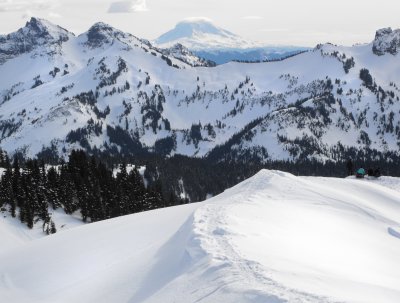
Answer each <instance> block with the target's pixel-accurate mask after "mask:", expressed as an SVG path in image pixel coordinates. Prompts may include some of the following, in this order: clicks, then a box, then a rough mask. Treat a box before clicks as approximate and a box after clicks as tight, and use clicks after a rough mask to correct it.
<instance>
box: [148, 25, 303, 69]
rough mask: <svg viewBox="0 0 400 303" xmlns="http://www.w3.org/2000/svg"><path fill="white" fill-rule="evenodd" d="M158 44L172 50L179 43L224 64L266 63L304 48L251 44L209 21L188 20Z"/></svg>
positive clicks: (156, 41)
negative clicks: (233, 62)
mask: <svg viewBox="0 0 400 303" xmlns="http://www.w3.org/2000/svg"><path fill="white" fill-rule="evenodd" d="M154 43H155V44H156V45H157V46H158V47H160V48H170V47H172V46H174V45H175V44H177V43H179V44H182V45H184V46H185V47H186V48H188V49H189V50H190V51H191V52H193V53H194V54H196V55H197V56H199V57H202V58H205V59H207V60H210V61H213V62H216V63H217V64H224V63H227V62H230V61H265V60H276V59H281V58H284V57H287V56H290V55H292V54H295V53H298V52H299V51H303V50H307V49H306V48H302V47H270V46H265V45H263V44H261V43H257V42H253V41H249V40H246V39H243V38H242V37H240V36H238V35H236V34H234V33H231V32H229V31H227V30H225V29H223V28H220V27H218V26H216V25H214V24H213V23H212V22H211V21H209V20H207V19H201V18H197V19H188V20H184V21H181V22H179V23H178V24H177V25H176V27H175V28H174V29H172V30H170V31H169V32H167V33H165V34H163V35H161V36H160V37H159V38H157V39H156V40H155V41H154Z"/></svg>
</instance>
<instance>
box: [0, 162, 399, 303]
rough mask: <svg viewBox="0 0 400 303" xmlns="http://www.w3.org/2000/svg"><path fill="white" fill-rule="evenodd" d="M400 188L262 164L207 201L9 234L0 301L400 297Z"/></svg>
mask: <svg viewBox="0 0 400 303" xmlns="http://www.w3.org/2000/svg"><path fill="white" fill-rule="evenodd" d="M399 191H400V179H398V178H388V177H382V178H380V179H379V180H377V181H374V180H369V179H364V180H357V179H351V178H348V179H335V178H320V177H295V176H293V175H291V174H287V173H283V172H278V171H266V170H263V171H261V172H260V173H258V174H257V175H256V176H254V177H252V178H250V179H249V180H247V181H245V182H243V183H241V184H239V185H237V186H236V187H234V188H232V189H229V190H227V191H225V192H224V193H223V194H221V195H219V196H216V197H214V198H211V199H209V200H207V201H206V202H203V203H197V204H190V205H186V206H179V207H173V208H167V209H162V210H155V211H151V212H145V213H140V214H135V215H131V216H126V217H120V218H116V219H112V220H108V221H103V222H99V223H94V224H89V225H84V226H81V227H76V228H72V229H69V230H66V231H63V232H61V233H57V234H55V235H52V236H48V237H45V238H42V239H38V240H32V241H26V242H25V243H24V244H21V245H20V246H10V248H9V249H4V246H3V244H2V249H1V250H0V297H1V301H2V302H8V303H14V302H18V303H23V302H34V303H35V302H41V303H42V302H52V303H53V302H57V303H62V302H85V303H87V302H96V303H97V302H129V303H140V302H146V303H150V302H152V303H161V302H163V303H166V302H167V303H169V302H176V303H189V302H193V303H194V302H210V303H211V302H212V303H215V302H235V303H237V302H244V303H246V302H260V303H261V302H262V303H279V302H291V303H292V302H307V303H310V302H319V303H320V302H363V303H368V302H371V303H377V302H380V303H383V302H384V303H391V302H393V303H398V302H400V283H399V281H400V196H399ZM0 223H1V224H3V223H4V222H3V219H2V220H1V221H0ZM1 227H2V229H3V228H5V229H6V228H8V225H4V224H3V225H2V226H1ZM2 232H4V231H3V230H2ZM6 243H7V242H6Z"/></svg>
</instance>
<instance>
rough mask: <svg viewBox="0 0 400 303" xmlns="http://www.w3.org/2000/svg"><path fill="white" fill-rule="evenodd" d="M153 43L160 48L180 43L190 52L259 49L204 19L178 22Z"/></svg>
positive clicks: (253, 43)
mask: <svg viewBox="0 0 400 303" xmlns="http://www.w3.org/2000/svg"><path fill="white" fill-rule="evenodd" d="M155 43H156V44H157V45H161V46H173V45H174V44H176V43H181V44H183V45H185V46H186V47H187V48H189V49H191V50H204V49H219V48H256V47H260V44H257V43H256V42H252V41H248V40H245V39H243V38H242V37H240V36H238V35H235V34H234V33H231V32H229V31H227V30H225V29H223V28H220V27H218V26H216V25H214V24H213V23H212V22H211V21H210V20H207V19H204V18H193V19H187V20H183V21H181V22H179V23H178V24H177V25H176V26H175V28H174V29H172V30H170V31H169V32H167V33H165V34H163V35H161V36H160V37H158V38H157V39H156V40H155Z"/></svg>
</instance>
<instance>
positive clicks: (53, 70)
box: [0, 18, 400, 161]
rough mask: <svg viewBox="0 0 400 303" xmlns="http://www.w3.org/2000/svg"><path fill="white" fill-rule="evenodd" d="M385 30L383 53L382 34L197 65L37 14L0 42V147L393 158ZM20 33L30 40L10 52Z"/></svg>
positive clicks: (109, 31)
mask: <svg viewBox="0 0 400 303" xmlns="http://www.w3.org/2000/svg"><path fill="white" fill-rule="evenodd" d="M384 33H386V32H385V31H383V32H382V31H380V32H379V35H378V34H377V39H379V41H381V42H382V43H383V42H385V43H383V44H382V43H381V44H380V45H381V46H382V48H379V49H380V51H381V52H383V53H384V54H383V55H376V54H375V53H374V51H373V49H375V50H376V47H375V48H374V45H376V43H375V42H376V41H374V43H370V44H366V45H358V46H354V47H341V46H334V45H330V44H326V45H320V46H318V47H317V48H315V49H314V50H313V51H310V52H307V53H304V54H301V55H298V56H295V57H292V58H289V59H286V60H283V61H279V62H269V63H259V64H245V63H233V62H231V63H228V64H224V65H220V66H217V67H207V68H206V67H193V65H202V63H201V62H202V61H201V60H200V59H198V58H196V57H195V56H193V54H192V53H190V52H187V51H186V50H185V49H184V48H180V47H177V48H172V49H170V50H169V51H168V52H165V51H162V50H160V49H158V48H154V47H153V46H152V45H151V44H150V43H149V42H148V41H145V40H141V39H138V38H136V37H134V36H132V35H130V34H127V33H123V32H121V31H118V30H117V29H114V28H112V27H110V26H108V25H107V24H104V23H97V24H95V25H94V26H92V27H91V28H90V29H89V30H88V32H86V33H83V34H82V35H80V36H78V37H76V36H74V35H73V34H71V33H69V32H66V30H64V29H61V28H59V27H57V26H56V25H52V24H50V23H48V22H46V21H43V20H38V19H35V18H33V19H32V20H31V21H30V22H29V23H28V24H27V25H26V27H25V28H23V29H21V30H20V31H18V32H17V33H14V34H10V35H8V36H2V37H1V39H0V55H2V58H5V57H4V56H6V57H7V59H6V60H5V61H4V63H0V144H1V147H2V148H3V149H5V150H6V151H8V152H9V153H10V154H12V153H15V152H16V151H20V152H22V153H25V154H26V155H27V156H34V155H36V154H37V153H39V152H41V151H42V149H43V148H46V152H49V148H50V149H51V151H52V152H57V153H58V154H60V155H66V154H68V152H69V151H70V150H71V149H74V148H84V149H86V150H90V149H99V150H101V151H108V152H114V151H119V152H122V153H130V154H132V153H136V152H138V150H140V149H141V148H144V149H147V150H154V151H156V152H159V153H161V154H165V155H173V154H184V155H188V156H205V155H207V154H209V153H210V152H211V151H212V150H213V149H214V148H215V147H217V146H223V152H219V153H217V154H214V158H216V160H219V159H221V158H237V159H243V158H245V157H244V155H253V156H256V157H257V158H259V159H261V160H266V159H273V160H276V159H290V160H297V159H302V158H314V159H317V160H319V161H324V160H326V159H331V160H338V159H343V158H347V156H348V154H352V155H354V153H355V152H354V151H352V149H356V151H366V152H368V153H369V154H367V155H359V157H366V158H371V157H374V158H377V157H379V156H380V157H386V155H385V154H384V155H381V154H379V153H387V152H389V153H391V152H392V153H393V154H398V146H399V144H400V116H399V115H398V113H399V112H400V103H399V98H400V88H399V87H400V84H399V83H400V74H399V72H398V70H399V64H400V63H399V55H398V54H392V53H391V52H390V50H388V49H386V48H385V45H390V41H395V40H396V39H397V38H396V37H395V36H393V35H392V34H391V33H390V32H389V31H387V35H386V36H385V37H383V36H382V35H383V34H384ZM43 37H46V39H45V40H43V39H44V38H43ZM57 37H58V38H57ZM22 38H24V39H25V41H31V44H30V48H26V47H25V48H22V50H27V51H26V52H25V51H21V49H20V48H16V50H15V53H12V56H11V55H10V53H9V51H10V49H15V47H14V45H19V43H20V41H21V39H22ZM391 39H395V40H391ZM22 40H23V39H22ZM34 41H38V42H40V43H36V42H35V43H34ZM44 41H48V43H45V42H44ZM396 41H397V40H396ZM10 45H11V46H12V47H11V46H10ZM10 56H11V57H10ZM203 63H205V62H203ZM204 65H207V64H204ZM362 69H368V71H369V75H370V77H371V79H372V80H371V81H372V84H368V85H366V83H364V81H362V80H361V79H360V71H361V70H362ZM49 130H51V133H50V134H49ZM235 134H236V136H234V135H235ZM231 139H232V140H231ZM373 150H376V152H375V151H373Z"/></svg>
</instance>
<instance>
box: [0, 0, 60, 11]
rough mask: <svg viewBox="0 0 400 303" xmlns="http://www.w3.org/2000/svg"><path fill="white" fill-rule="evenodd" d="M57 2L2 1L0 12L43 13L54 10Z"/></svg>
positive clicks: (53, 0) (32, 0)
mask: <svg viewBox="0 0 400 303" xmlns="http://www.w3.org/2000/svg"><path fill="white" fill-rule="evenodd" d="M56 2H57V1H55V0H30V1H27V0H2V1H0V12H2V13H7V12H24V13H26V12H31V11H43V10H48V9H51V8H54V7H55V6H56V4H57V3H56Z"/></svg>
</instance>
